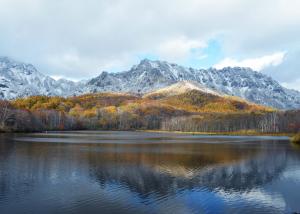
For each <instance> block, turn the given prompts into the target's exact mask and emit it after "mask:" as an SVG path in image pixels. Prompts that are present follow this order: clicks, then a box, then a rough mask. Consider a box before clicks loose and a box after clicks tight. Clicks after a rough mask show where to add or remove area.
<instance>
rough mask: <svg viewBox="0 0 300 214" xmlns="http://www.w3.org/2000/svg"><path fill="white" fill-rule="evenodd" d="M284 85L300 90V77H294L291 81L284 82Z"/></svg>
mask: <svg viewBox="0 0 300 214" xmlns="http://www.w3.org/2000/svg"><path fill="white" fill-rule="evenodd" d="M282 85H283V86H284V87H286V88H289V89H295V90H298V91H300V78H298V79H294V80H292V81H290V82H282Z"/></svg>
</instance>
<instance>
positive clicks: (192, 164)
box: [0, 132, 300, 213]
mask: <svg viewBox="0 0 300 214" xmlns="http://www.w3.org/2000/svg"><path fill="white" fill-rule="evenodd" d="M40 139H42V140H40ZM59 142H65V143H59ZM70 142H75V143H70ZM151 142H152V143H151ZM201 142H202V143H201ZM203 142H204V143H203ZM299 154H300V153H299V150H297V149H294V148H293V147H291V146H290V144H288V143H287V141H286V140H284V139H278V140H275V139H273V138H270V139H269V138H267V139H265V138H263V139H260V138H242V137H238V138H226V137H222V138H220V137H217V138H216V137H198V136H185V135H180V136H177V135H170V134H149V133H130V132H125V133H124V132H116V133H115V132H113V133H112V132H101V133H99V132H79V133H78V134H77V133H74V132H71V133H50V134H43V135H41V134H38V135H21V136H20V135H13V136H8V135H2V136H1V138H0V155H1V156H0V158H1V159H0V212H1V213H26V212H28V213H32V211H33V210H34V212H35V213H40V212H43V213H54V212H55V213H81V212H86V213H98V212H99V210H101V213H132V212H139V213H141V212H142V213H170V212H172V213H201V212H206V213H218V212H219V213H224V212H225V213H226V212H227V213H232V212H243V213H248V212H249V213H253V212H267V213H282V212H294V211H299V208H300V206H299V205H298V204H297V203H296V200H295V198H299V196H300V193H298V191H297V188H300V167H299V163H300V155H299ZM287 190H288V191H287Z"/></svg>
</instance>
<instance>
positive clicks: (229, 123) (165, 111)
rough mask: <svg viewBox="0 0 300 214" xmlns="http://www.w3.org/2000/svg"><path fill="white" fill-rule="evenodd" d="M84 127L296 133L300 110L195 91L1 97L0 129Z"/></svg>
mask: <svg viewBox="0 0 300 214" xmlns="http://www.w3.org/2000/svg"><path fill="white" fill-rule="evenodd" d="M84 129H90V130H165V131H188V132H238V131H245V130H246V131H247V130H248V131H253V132H256V133H295V132H298V131H299V130H300V110H291V111H279V110H276V109H272V108H268V107H264V106H259V105H256V104H253V103H249V102H246V101H243V100H241V99H238V98H235V97H219V96H214V95H211V94H205V93H202V92H200V91H197V90H191V91H188V92H185V93H182V94H177V95H168V96H166V95H164V94H151V95H146V96H145V95H144V96H141V95H131V94H125V93H93V94H86V95H81V96H72V97H67V98H66V97H50V96H32V97H27V98H18V99H15V100H11V101H7V100H2V101H0V131H1V132H37V131H51V130H84Z"/></svg>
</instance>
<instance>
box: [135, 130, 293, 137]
mask: <svg viewBox="0 0 300 214" xmlns="http://www.w3.org/2000/svg"><path fill="white" fill-rule="evenodd" d="M135 131H137V132H150V133H175V134H188V135H225V136H279V137H280V136H282V137H292V136H294V134H292V133H260V132H247V131H245V132H244V131H239V132H189V131H167V130H135Z"/></svg>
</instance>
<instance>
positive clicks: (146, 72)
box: [0, 57, 300, 109]
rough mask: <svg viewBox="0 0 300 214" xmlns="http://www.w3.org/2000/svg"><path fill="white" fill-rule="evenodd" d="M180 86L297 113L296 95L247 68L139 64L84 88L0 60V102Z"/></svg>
mask: <svg viewBox="0 0 300 214" xmlns="http://www.w3.org/2000/svg"><path fill="white" fill-rule="evenodd" d="M181 81H192V82H193V83H198V84H201V87H203V88H205V90H207V91H209V90H212V91H215V92H216V93H218V94H224V95H228V96H236V97H240V98H242V99H245V100H247V101H249V102H253V103H256V104H259V105H265V106H270V107H273V108H278V109H299V108H300V92H298V91H295V90H289V89H286V88H284V87H282V86H281V85H280V84H279V83H278V82H276V81H275V80H273V79H272V78H271V77H268V76H266V75H264V74H262V73H259V72H255V71H253V70H251V69H249V68H238V67H236V68H224V69H221V70H217V69H193V68H186V67H182V66H179V65H176V64H172V63H168V62H163V61H151V60H147V59H145V60H142V61H141V62H140V63H139V64H138V65H135V66H133V67H132V68H131V69H130V70H128V71H124V72H119V73H108V72H102V73H101V74H100V75H99V76H98V77H95V78H93V79H90V80H88V81H84V82H72V81H69V80H64V79H61V80H58V81H56V80H54V79H52V78H51V77H49V76H46V75H44V74H42V73H40V72H39V71H37V69H36V68H35V67H34V66H33V65H31V64H26V63H21V62H17V61H14V60H12V59H9V58H7V57H2V58H0V98H2V99H15V98H19V97H27V96H33V95H46V96H63V97H67V96H73V95H82V94H86V93H96V92H122V93H131V94H146V93H149V92H153V91H155V90H157V89H161V88H164V87H167V86H170V85H172V84H175V83H178V82H181Z"/></svg>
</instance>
